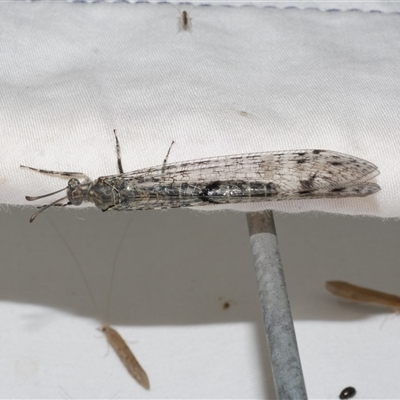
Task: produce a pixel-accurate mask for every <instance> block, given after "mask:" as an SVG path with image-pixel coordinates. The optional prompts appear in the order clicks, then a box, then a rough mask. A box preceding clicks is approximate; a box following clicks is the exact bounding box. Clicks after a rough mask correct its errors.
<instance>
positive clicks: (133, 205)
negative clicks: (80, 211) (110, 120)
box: [21, 131, 380, 222]
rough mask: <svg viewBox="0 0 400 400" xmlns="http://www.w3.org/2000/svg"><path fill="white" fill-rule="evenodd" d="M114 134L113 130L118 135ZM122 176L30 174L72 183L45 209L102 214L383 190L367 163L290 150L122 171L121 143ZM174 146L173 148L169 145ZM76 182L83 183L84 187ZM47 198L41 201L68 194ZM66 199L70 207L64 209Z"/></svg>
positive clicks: (331, 154)
mask: <svg viewBox="0 0 400 400" xmlns="http://www.w3.org/2000/svg"><path fill="white" fill-rule="evenodd" d="M114 133H115V131H114ZM115 137H116V141H117V156H118V166H119V171H120V174H119V175H110V176H102V177H100V178H98V179H96V180H94V181H92V180H90V179H89V178H88V177H87V176H86V175H85V174H83V173H81V172H56V171H47V170H43V169H37V168H32V167H25V166H23V165H21V167H23V168H29V169H31V170H34V171H37V172H41V173H45V174H52V175H58V176H69V177H72V178H71V179H70V180H69V181H68V186H67V187H66V188H65V189H66V191H67V193H66V194H67V195H66V196H65V197H63V198H61V199H59V200H56V201H55V202H53V203H51V204H48V205H46V206H42V207H41V208H40V209H39V210H38V211H37V212H36V213H35V214H33V215H32V217H31V219H30V222H32V221H33V220H34V219H35V218H36V216H37V215H38V214H40V213H41V212H42V211H44V210H46V209H47V208H49V207H51V206H60V205H61V206H67V205H68V206H69V205H75V206H78V205H80V204H81V203H83V202H91V203H94V204H95V205H96V207H98V208H100V209H101V210H102V211H108V210H116V211H120V210H153V209H167V208H179V207H194V206H196V207H198V206H205V205H209V204H229V203H248V202H263V201H269V200H301V199H317V198H343V197H364V196H368V195H370V194H373V193H376V192H377V191H379V190H380V187H379V185H377V184H376V183H372V182H369V180H371V179H372V178H374V177H375V176H377V175H379V171H378V169H377V167H376V166H375V165H374V164H372V163H370V162H369V161H366V160H363V159H361V158H357V157H353V156H350V155H347V154H343V153H338V152H335V151H330V150H289V151H271V152H264V153H250V154H239V155H230V156H222V157H213V158H204V159H200V160H193V161H185V162H178V163H171V164H167V162H166V161H167V158H168V154H169V151H170V149H171V147H170V149H169V151H168V154H167V157H166V158H165V160H164V163H163V164H162V165H160V166H157V167H152V168H144V169H140V170H137V171H132V172H126V173H124V172H123V169H122V164H121V156H120V149H119V143H118V138H117V136H116V135H115ZM171 146H172V145H171ZM77 178H83V181H82V182H81V181H79V180H78V179H77ZM63 190H64V189H61V190H59V191H56V192H53V193H49V194H46V195H42V196H35V197H32V196H26V199H27V200H28V201H33V200H38V199H41V198H44V197H47V196H51V195H53V194H56V193H59V192H61V191H63ZM66 199H68V201H67V203H64V204H60V202H61V201H64V200H66Z"/></svg>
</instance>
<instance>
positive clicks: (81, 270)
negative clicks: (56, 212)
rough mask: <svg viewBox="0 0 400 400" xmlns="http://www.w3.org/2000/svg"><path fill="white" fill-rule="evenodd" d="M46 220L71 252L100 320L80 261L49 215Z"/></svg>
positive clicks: (99, 316)
mask: <svg viewBox="0 0 400 400" xmlns="http://www.w3.org/2000/svg"><path fill="white" fill-rule="evenodd" d="M49 206H51V204H49ZM49 206H45V207H49ZM39 211H41V210H39ZM42 211H44V210H42ZM47 220H48V222H49V224H50V225H51V226H52V227H53V228H54V230H55V231H56V232H57V233H58V235H59V236H60V238H61V240H62V242H63V243H64V245H65V247H66V248H67V249H68V251H69V253H70V254H71V257H72V258H73V259H74V261H75V264H76V266H77V268H78V271H79V273H80V274H81V277H82V279H83V282H84V284H85V286H86V289H87V291H88V293H89V296H90V299H91V300H92V303H93V307H94V309H95V311H96V314H97V318H98V319H99V321H102V318H101V313H100V310H99V307H98V306H97V303H96V300H95V298H94V296H93V293H92V291H91V290H90V286H89V282H88V280H87V279H86V275H85V274H84V272H83V267H82V265H81V263H80V262H79V260H78V258H77V257H76V256H75V253H74V252H73V251H72V249H71V246H70V245H69V244H68V242H67V240H66V239H65V237H64V236H63V235H62V233H61V232H60V231H59V229H58V228H57V227H56V225H55V224H54V222H53V221H52V220H51V219H50V218H49V217H48V218H47Z"/></svg>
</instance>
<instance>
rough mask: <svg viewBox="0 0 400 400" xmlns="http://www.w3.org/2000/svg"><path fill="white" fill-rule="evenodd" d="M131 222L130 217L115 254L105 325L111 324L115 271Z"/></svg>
mask: <svg viewBox="0 0 400 400" xmlns="http://www.w3.org/2000/svg"><path fill="white" fill-rule="evenodd" d="M131 223H132V218H130V219H129V221H128V223H127V224H126V226H125V229H124V231H123V233H122V236H121V240H120V241H119V243H118V247H117V250H116V252H115V256H114V260H113V264H112V268H111V277H110V284H109V286H108V295H107V305H106V307H107V308H106V320H105V322H106V323H105V324H103V325H107V326H109V324H110V309H111V293H112V289H113V285H114V277H115V271H116V269H117V260H118V255H119V253H120V250H121V247H122V244H123V243H124V239H125V236H126V233H127V232H128V229H129V228H130V226H131Z"/></svg>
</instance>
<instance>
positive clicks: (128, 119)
mask: <svg viewBox="0 0 400 400" xmlns="http://www.w3.org/2000/svg"><path fill="white" fill-rule="evenodd" d="M1 7H2V13H1V16H2V18H3V20H2V21H1V24H2V29H3V34H2V36H1V40H2V41H3V43H2V45H1V48H2V57H1V60H0V67H1V70H2V74H1V82H0V85H1V88H2V94H3V95H2V96H1V100H0V101H1V102H2V105H1V119H0V129H1V131H2V133H3V134H2V135H1V141H2V142H1V146H0V148H1V151H2V154H1V166H0V176H1V178H2V183H3V184H2V189H3V190H2V192H1V195H2V197H1V199H0V201H1V203H4V204H14V205H16V204H19V205H21V204H26V201H25V200H24V196H25V195H27V194H30V195H35V194H44V193H48V192H51V191H53V190H56V189H59V188H61V187H62V186H63V185H64V184H65V182H64V181H62V180H60V179H58V178H54V177H51V176H44V175H39V174H37V173H33V172H31V171H26V170H21V169H20V168H19V165H20V164H25V165H29V166H37V167H40V168H44V169H52V170H64V171H71V170H72V171H76V170H78V171H82V172H84V173H86V174H88V175H89V176H90V177H91V178H93V179H94V178H97V177H98V176H102V175H109V174H114V173H116V172H117V169H116V159H115V149H114V142H113V140H114V139H113V134H112V130H113V129H114V128H116V129H117V130H118V134H119V137H120V140H121V146H122V155H123V162H124V166H125V170H133V169H137V168H140V167H149V166H154V165H159V164H160V163H161V162H162V160H163V158H164V156H165V154H166V151H167V149H168V147H169V145H170V143H171V141H172V140H175V142H176V145H175V146H174V147H173V151H172V152H171V156H170V159H169V160H170V161H171V162H173V161H183V160H189V159H196V158H202V157H209V156H216V155H226V154H237V153H246V152H254V151H268V150H283V149H302V148H325V149H331V150H337V151H340V152H344V153H349V154H352V155H355V156H358V157H361V158H365V159H367V160H369V161H371V162H373V163H375V164H376V165H378V167H379V170H380V171H381V175H380V176H379V177H378V179H377V181H378V183H379V184H380V185H381V187H382V188H383V189H382V191H381V192H380V193H378V194H377V195H374V196H370V197H369V198H363V199H345V200H339V201H337V200H329V201H327V200H315V201H301V202H276V203H275V202H270V203H267V204H265V203H264V204H251V205H246V206H243V205H237V206H229V207H230V208H236V209H253V210H255V209H265V208H266V207H270V208H272V209H277V210H282V211H287V212H301V211H309V210H319V211H327V212H335V213H343V214H353V215H358V214H365V215H374V216H380V217H398V216H399V215H400V213H399V207H398V204H399V198H398V193H399V192H400V190H399V189H400V184H399V179H398V177H399V176H400V174H399V172H400V171H399V169H400V165H399V163H398V161H397V154H398V153H399V150H400V139H399V135H398V108H399V107H398V106H399V102H398V99H399V98H400V96H399V95H400V83H399V79H398V76H399V72H400V71H399V65H400V63H399V59H400V51H399V48H398V45H397V43H398V41H399V39H400V37H399V28H398V27H399V24H398V21H399V15H398V14H397V13H394V12H393V13H382V14H379V13H371V12H361V11H358V12H350V11H349V12H321V11H318V10H299V9H291V8H289V9H283V10H280V9H276V8H255V7H241V8H235V7H196V8H194V9H193V10H191V12H190V17H191V18H192V24H193V28H192V32H191V33H189V32H178V17H179V12H178V11H177V9H176V8H174V7H172V6H171V5H167V4H164V5H151V4H135V5H134V4H93V5H89V4H65V3H56V4H48V3H33V4H29V5H28V4H20V3H14V4H1ZM243 111H244V112H245V114H244V115H242V114H243V113H242V112H243ZM43 202H44V203H45V201H44V200H43V201H42V204H43ZM223 207H225V206H223ZM223 207H222V208H223ZM216 208H221V207H220V206H218V207H216Z"/></svg>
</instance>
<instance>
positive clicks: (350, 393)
mask: <svg viewBox="0 0 400 400" xmlns="http://www.w3.org/2000/svg"><path fill="white" fill-rule="evenodd" d="M356 393H357V392H356V389H354V388H353V387H352V386H349V387H347V388H345V389H343V390H342V391H341V393H340V395H339V399H351V398H352V397H354V396H355V395H356Z"/></svg>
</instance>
